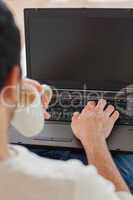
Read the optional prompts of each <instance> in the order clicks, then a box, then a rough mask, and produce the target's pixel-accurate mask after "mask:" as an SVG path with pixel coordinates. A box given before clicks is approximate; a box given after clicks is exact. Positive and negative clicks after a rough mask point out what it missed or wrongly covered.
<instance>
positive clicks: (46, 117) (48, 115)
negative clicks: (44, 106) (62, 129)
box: [44, 111, 51, 119]
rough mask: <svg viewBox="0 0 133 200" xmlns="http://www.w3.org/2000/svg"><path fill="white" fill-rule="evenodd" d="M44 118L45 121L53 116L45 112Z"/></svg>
mask: <svg viewBox="0 0 133 200" xmlns="http://www.w3.org/2000/svg"><path fill="white" fill-rule="evenodd" d="M44 118H45V119H50V118H51V115H50V114H49V113H48V112H46V111H44Z"/></svg>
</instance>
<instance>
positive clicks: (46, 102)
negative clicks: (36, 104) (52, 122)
mask: <svg viewBox="0 0 133 200" xmlns="http://www.w3.org/2000/svg"><path fill="white" fill-rule="evenodd" d="M41 101H42V105H43V108H45V109H46V110H47V109H48V106H49V103H50V102H49V99H48V97H47V96H44V95H42V96H41Z"/></svg>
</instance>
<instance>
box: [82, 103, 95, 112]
mask: <svg viewBox="0 0 133 200" xmlns="http://www.w3.org/2000/svg"><path fill="white" fill-rule="evenodd" d="M95 106H96V103H95V101H89V102H88V103H87V105H86V106H85V107H84V109H83V111H82V112H88V111H92V110H93V109H94V108H95Z"/></svg>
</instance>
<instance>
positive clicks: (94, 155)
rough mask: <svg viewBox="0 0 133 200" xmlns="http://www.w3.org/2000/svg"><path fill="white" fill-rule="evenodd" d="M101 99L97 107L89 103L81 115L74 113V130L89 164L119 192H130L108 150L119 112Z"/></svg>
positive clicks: (93, 103)
mask: <svg viewBox="0 0 133 200" xmlns="http://www.w3.org/2000/svg"><path fill="white" fill-rule="evenodd" d="M106 105H107V102H106V101H105V100H103V99H101V100H100V101H99V102H98V104H97V105H96V104H95V102H89V103H88V104H87V106H86V107H85V108H84V109H83V111H82V112H81V114H79V113H74V115H73V118H72V124H71V125H72V129H73V132H74V134H75V136H76V137H77V138H78V139H79V140H80V141H81V143H82V144H83V146H84V149H85V152H86V155H87V158H88V162H89V164H91V165H94V166H95V167H96V168H97V170H98V172H99V174H100V175H102V176H103V177H105V178H106V179H107V180H110V181H111V182H112V183H114V185H115V188H116V190H117V191H126V192H129V189H128V186H127V185H126V183H125V182H124V180H123V178H122V177H121V175H120V173H119V171H118V169H117V167H116V165H115V163H114V161H113V159H112V157H111V154H110V152H109V150H108V147H107V143H106V138H107V137H108V136H109V135H110V133H111V131H112V128H113V126H114V124H115V122H116V120H117V119H118V118H119V113H118V111H115V108H114V107H113V106H111V105H109V106H107V108H106Z"/></svg>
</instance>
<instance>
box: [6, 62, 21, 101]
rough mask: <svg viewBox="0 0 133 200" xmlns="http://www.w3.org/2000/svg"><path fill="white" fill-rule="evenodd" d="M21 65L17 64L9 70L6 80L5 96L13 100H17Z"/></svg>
mask: <svg viewBox="0 0 133 200" xmlns="http://www.w3.org/2000/svg"><path fill="white" fill-rule="evenodd" d="M20 77H21V75H20V67H19V66H17V65H15V66H14V67H13V68H12V69H11V70H10V72H9V74H8V75H7V78H6V82H5V88H4V89H5V97H6V98H7V99H8V100H9V101H12V102H16V98H17V96H16V91H17V85H18V84H19V83H20Z"/></svg>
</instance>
